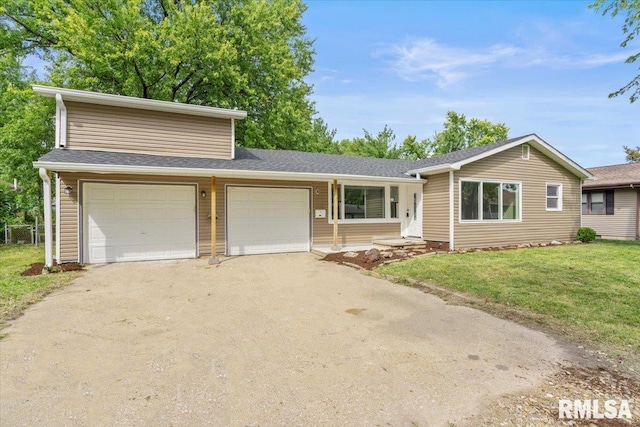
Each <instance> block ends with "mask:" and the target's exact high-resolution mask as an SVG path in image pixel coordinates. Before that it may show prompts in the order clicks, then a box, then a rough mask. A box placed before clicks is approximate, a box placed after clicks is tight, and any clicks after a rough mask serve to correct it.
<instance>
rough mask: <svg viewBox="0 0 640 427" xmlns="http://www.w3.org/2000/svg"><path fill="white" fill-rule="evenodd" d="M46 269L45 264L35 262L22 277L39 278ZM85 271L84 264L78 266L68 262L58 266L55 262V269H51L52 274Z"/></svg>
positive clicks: (75, 263)
mask: <svg viewBox="0 0 640 427" xmlns="http://www.w3.org/2000/svg"><path fill="white" fill-rule="evenodd" d="M43 268H44V262H34V263H33V264H31V265H30V266H29V268H27V269H26V270H25V271H23V272H22V273H20V275H21V276H39V275H41V274H42V269H43ZM80 270H84V266H83V265H82V264H78V263H77V262H66V263H64V264H58V263H57V262H55V261H53V267H52V268H51V273H59V272H61V271H80Z"/></svg>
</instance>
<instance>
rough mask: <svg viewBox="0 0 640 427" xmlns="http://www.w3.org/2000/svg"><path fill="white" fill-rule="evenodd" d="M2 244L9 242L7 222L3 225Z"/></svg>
mask: <svg viewBox="0 0 640 427" xmlns="http://www.w3.org/2000/svg"><path fill="white" fill-rule="evenodd" d="M4 244H5V245H8V244H9V224H5V225H4Z"/></svg>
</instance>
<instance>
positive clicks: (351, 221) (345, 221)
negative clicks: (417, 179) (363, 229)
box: [327, 181, 402, 224]
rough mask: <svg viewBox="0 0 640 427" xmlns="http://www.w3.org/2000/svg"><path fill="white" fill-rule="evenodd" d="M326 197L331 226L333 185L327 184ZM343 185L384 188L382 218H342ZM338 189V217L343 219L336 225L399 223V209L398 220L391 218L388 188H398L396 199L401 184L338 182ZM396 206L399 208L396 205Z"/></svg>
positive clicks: (400, 219)
mask: <svg viewBox="0 0 640 427" xmlns="http://www.w3.org/2000/svg"><path fill="white" fill-rule="evenodd" d="M327 185H328V189H329V191H328V192H327V193H328V197H327V210H328V211H329V214H328V215H327V221H328V222H329V224H333V208H332V203H333V196H332V193H333V183H332V182H328V183H327ZM345 185H348V186H354V187H383V188H384V216H385V217H384V218H348V219H346V218H344V187H345ZM338 187H339V188H340V202H339V203H340V205H339V206H338V209H339V211H340V212H339V216H341V217H342V218H343V219H339V220H338V224H380V223H400V222H401V221H402V218H401V217H400V209H399V208H398V210H397V211H398V212H397V213H398V218H391V188H390V187H398V198H400V194H401V191H400V188H401V187H402V184H399V183H398V184H396V183H394V184H381V183H380V182H367V181H338ZM398 206H401V205H400V203H398Z"/></svg>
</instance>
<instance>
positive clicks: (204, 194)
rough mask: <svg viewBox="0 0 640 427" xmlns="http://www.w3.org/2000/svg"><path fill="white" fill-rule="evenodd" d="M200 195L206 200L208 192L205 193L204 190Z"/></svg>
mask: <svg viewBox="0 0 640 427" xmlns="http://www.w3.org/2000/svg"><path fill="white" fill-rule="evenodd" d="M200 195H201V196H202V198H203V199H204V198H205V197H207V192H206V191H204V190H202V191H201V192H200Z"/></svg>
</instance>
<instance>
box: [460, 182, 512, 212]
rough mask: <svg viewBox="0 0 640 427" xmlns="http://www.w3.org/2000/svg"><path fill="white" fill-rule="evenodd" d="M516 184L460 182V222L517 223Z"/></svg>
mask: <svg viewBox="0 0 640 427" xmlns="http://www.w3.org/2000/svg"><path fill="white" fill-rule="evenodd" d="M521 188H522V186H521V185H520V183H518V182H501V181H470V180H460V221H462V222H465V221H483V222H484V221H486V222H496V221H519V220H520V209H521V206H520V200H521Z"/></svg>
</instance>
